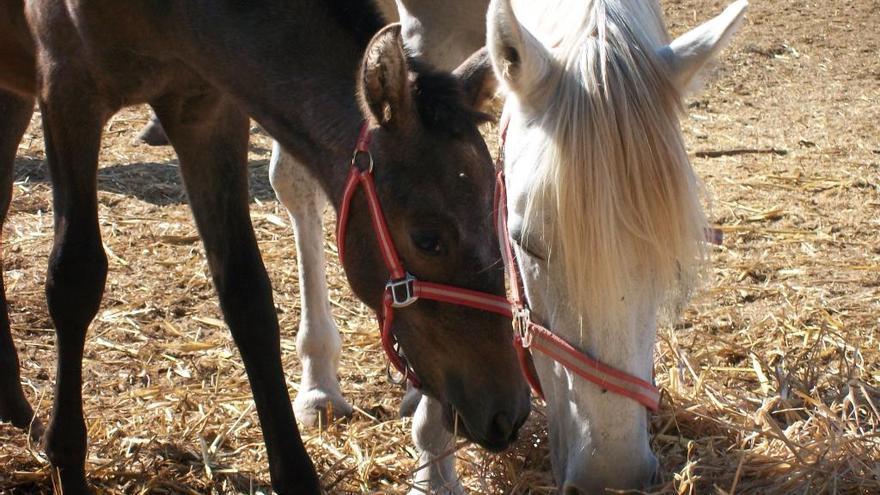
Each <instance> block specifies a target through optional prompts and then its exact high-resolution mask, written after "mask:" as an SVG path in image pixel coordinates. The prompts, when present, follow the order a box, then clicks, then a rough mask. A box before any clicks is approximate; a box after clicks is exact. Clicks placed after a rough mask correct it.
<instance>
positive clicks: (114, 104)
mask: <svg viewBox="0 0 880 495" xmlns="http://www.w3.org/2000/svg"><path fill="white" fill-rule="evenodd" d="M0 8H2V9H3V11H2V12H0V13H2V14H3V15H2V16H0V111H2V115H3V116H4V117H3V118H4V120H3V121H2V123H0V171H2V172H0V177H2V179H3V181H4V182H3V183H2V184H0V191H2V194H3V196H2V198H0V206H2V213H3V215H2V216H3V217H5V213H6V211H7V209H8V206H9V202H10V196H11V185H12V184H11V182H12V166H13V162H14V156H15V152H16V149H17V144H18V141H19V140H20V139H21V136H22V134H23V132H24V130H25V128H26V126H27V123H28V121H29V118H30V115H31V113H32V111H33V103H34V99H36V100H37V102H38V103H39V105H40V109H41V111H42V120H43V126H44V135H45V141H46V154H47V161H48V164H49V169H50V172H51V176H52V182H53V196H54V215H55V244H54V247H53V249H52V253H51V256H50V260H49V270H48V276H47V283H46V295H47V301H48V306H49V312H50V314H51V317H52V319H53V321H54V323H55V327H56V334H57V351H58V363H57V380H56V388H55V399H54V404H53V412H52V418H51V421H50V423H49V426H48V429H47V431H46V433H45V448H46V453H47V455H48V457H49V460H50V461H51V462H52V465H53V466H54V468H56V470H57V475H58V480H59V482H60V489H61V490H63V492H64V493H66V494H79V493H87V492H88V488H87V484H86V479H85V469H84V460H85V455H86V429H85V423H84V420H83V413H82V393H81V385H82V384H81V381H82V377H81V374H82V373H81V372H82V354H83V345H84V341H85V336H86V331H87V328H88V326H89V324H90V322H91V320H92V319H93V317H94V315H95V314H96V312H97V310H98V307H99V305H100V301H101V298H102V295H103V290H104V283H105V279H106V274H107V258H106V255H105V253H104V250H103V247H102V242H101V234H100V230H99V228H98V218H97V199H96V198H97V185H96V173H97V157H98V150H99V146H100V139H101V130H102V127H103V125H104V124H105V123H106V122H107V120H108V119H109V118H110V117H111V116H112V115H113V114H114V113H115V112H116V111H118V110H119V109H120V108H122V107H124V106H127V105H132V104H138V103H144V102H148V103H150V105H151V106H152V107H153V109H154V110H155V112H156V114H157V115H158V116H159V118H160V119H161V121H162V123H163V125H164V127H165V130H166V131H167V134H168V137H169V138H170V140H171V143H172V144H173V146H174V149H175V151H176V152H177V155H178V157H179V159H180V169H181V173H182V175H183V180H184V183H185V186H186V190H187V193H188V196H189V200H190V204H191V207H192V211H193V215H194V217H195V220H196V225H197V227H198V229H199V232H200V234H201V237H202V239H203V242H204V246H205V251H206V254H207V259H208V264H209V266H210V269H211V272H212V275H213V280H214V284H215V286H216V288H217V292H218V295H219V298H220V305H221V308H222V310H223V314H224V317H225V319H226V322H227V324H228V325H229V327H230V330H231V332H232V335H233V338H234V340H235V342H236V345H237V346H238V348H239V350H240V352H241V355H242V359H243V361H244V364H245V368H246V371H247V374H248V378H249V380H250V383H251V388H252V390H253V394H254V401H255V403H256V407H257V411H258V414H259V417H260V423H261V426H262V429H263V436H264V439H265V442H266V448H267V452H268V457H269V466H270V475H271V478H272V484H273V487H274V489H275V490H276V491H277V492H279V493H313V492H317V491H318V490H319V486H318V478H317V475H316V473H315V470H314V467H313V465H312V463H311V461H310V459H309V457H308V455H307V453H306V451H305V448H304V446H303V444H302V441H301V439H300V436H299V431H298V429H297V427H296V423H295V420H294V415H293V411H292V409H291V405H290V398H289V395H288V391H287V388H286V386H285V383H284V377H283V372H282V369H281V359H280V346H279V329H278V321H277V318H276V315H275V311H274V307H273V302H272V293H271V287H270V284H269V279H268V276H267V275H266V271H265V268H264V266H263V263H262V260H261V258H260V253H259V251H258V248H257V243H256V239H255V236H254V232H253V229H252V227H251V224H250V218H249V215H248V185H247V177H246V174H245V172H246V170H245V167H246V159H247V154H246V153H247V141H248V116H252V117H253V118H254V119H256V120H257V121H258V122H259V123H260V124H261V125H262V126H263V127H264V128H265V129H266V130H267V131H269V133H271V134H272V136H274V137H275V138H276V139H277V140H278V141H279V142H280V143H281V144H282V145H283V146H284V147H285V149H286V150H287V151H289V152H290V153H291V154H293V155H294V156H295V157H296V158H297V159H298V160H300V161H301V162H302V163H304V164H306V165H307V166H308V167H309V170H310V172H311V173H312V174H313V175H314V176H315V177H316V178H317V179H318V181H319V182H320V184H321V186H322V188H323V189H324V191H325V192H326V194H327V196H328V197H329V198H331V200H332V201H333V203H334V204H335V205H337V206H338V205H339V203H340V201H341V199H342V195H343V187H344V184H345V180H346V175H347V173H348V166H349V162H350V159H351V152H352V149H353V147H354V144H355V142H356V140H357V136H358V132H359V129H360V127H361V123H362V122H363V121H364V120H366V121H367V122H368V123H369V125H370V126H371V127H372V128H373V135H372V141H371V145H370V152H371V154H372V156H373V158H374V159H375V170H374V175H375V181H376V188H377V190H378V196H379V199H380V201H381V204H382V208H383V210H384V214H385V217H386V218H387V221H388V224H389V228H390V231H391V236H392V238H393V241H394V243H395V245H396V246H397V250H398V251H399V254H400V257H401V258H402V259H403V261H404V262H405V264H406V266H407V268H408V269H409V270H410V271H411V272H412V273H413V274H414V275H416V276H418V277H423V278H424V279H426V280H430V281H436V282H441V283H446V284H452V285H457V286H461V287H465V288H469V289H473V290H480V291H485V292H491V293H494V294H498V295H500V294H502V293H503V290H504V281H503V273H502V269H501V265H500V263H499V262H498V260H499V254H498V252H497V250H496V248H495V247H494V246H496V245H497V243H496V240H495V236H494V233H493V229H492V220H491V202H492V194H493V181H492V167H491V160H490V156H489V153H488V151H487V149H486V147H485V143H484V142H483V140H482V138H481V136H480V134H479V132H478V130H477V123H478V121H479V120H480V115H479V114H478V113H477V112H476V111H474V110H473V109H474V108H476V104H477V100H478V99H479V96H477V95H480V94H481V93H482V86H483V82H484V80H486V78H487V77H489V72H488V71H486V70H483V69H485V68H474V67H463V68H461V70H458V71H456V73H455V74H458V75H451V74H446V73H436V72H433V71H430V70H428V69H425V68H421V67H418V66H416V65H415V64H412V63H410V62H409V61H408V60H407V58H406V57H405V55H404V52H403V49H402V46H401V41H400V29H399V28H397V27H390V28H386V29H385V30H382V31H381V32H379V34H376V35H375V36H374V33H376V32H377V30H378V29H379V27H380V21H379V17H378V15H377V14H376V12H375V11H374V10H373V8H372V7H371V6H370V4H369V3H368V2H357V1H346V0H325V1H319V0H311V1H298V2H290V1H287V0H263V1H251V2H247V3H242V2H235V1H232V0H222V1H220V0H187V1H171V0H137V1H128V2H116V1H112V0H66V1H59V0H28V1H24V0H7V1H6V2H4V3H3V6H2V7H0ZM371 40H372V41H371ZM479 60H481V61H484V60H485V59H484V58H483V59H479ZM358 93H360V94H361V95H362V96H361V98H360V101H359V99H358V98H357V97H356V95H357V94H358ZM371 225H372V224H371V220H370V215H369V212H368V208H367V205H366V200H365V198H364V196H363V195H362V194H360V193H358V194H356V196H355V198H354V202H353V204H352V210H351V215H350V217H349V220H348V236H347V237H346V243H345V246H344V247H345V248H346V252H347V253H348V255H347V256H346V258H345V269H346V272H347V274H348V277H349V281H350V283H351V286H352V288H353V290H354V292H355V293H356V294H357V295H358V296H359V297H360V298H361V299H362V300H364V302H366V303H367V304H368V305H370V306H371V307H373V308H374V309H377V310H378V308H380V307H381V304H382V297H383V296H382V295H383V290H384V287H385V282H386V280H387V278H388V273H387V271H386V268H385V265H384V264H383V260H382V258H381V255H380V252H379V250H378V249H377V248H376V245H375V242H376V241H375V237H374V233H373V230H372V226H371ZM0 294H2V291H0ZM0 297H2V296H0ZM0 304H2V306H3V307H2V310H0V315H2V316H0V318H2V319H0V418H2V419H4V420H10V421H12V422H13V423H14V424H16V425H18V426H22V427H24V426H26V425H27V424H29V423H30V422H31V420H32V418H33V410H32V409H31V407H30V405H29V404H28V403H27V401H26V399H25V397H24V394H23V392H22V389H21V385H20V382H19V374H18V361H17V356H16V353H15V350H14V347H13V343H12V339H11V335H10V329H9V322H8V319H7V308H6V301H5V299H0ZM392 332H393V334H394V335H395V337H396V338H397V340H398V341H399V342H400V345H401V347H402V349H403V351H404V352H405V354H406V357H407V359H408V361H409V363H410V365H411V366H412V368H413V370H414V371H415V372H416V373H417V374H418V376H419V378H420V379H421V382H422V385H423V390H424V392H425V393H427V394H428V395H430V396H433V397H435V398H437V399H438V400H440V401H442V402H443V403H446V404H449V405H450V410H449V412H450V413H451V412H452V411H453V410H454V411H455V412H457V413H458V415H459V416H460V418H461V419H462V421H461V422H460V425H459V430H460V431H463V432H464V434H465V435H466V436H468V437H469V438H471V439H473V440H475V441H477V442H478V443H481V444H483V445H485V446H487V447H490V448H494V449H499V448H503V447H505V446H507V445H508V444H509V443H510V442H511V441H512V439H513V438H514V436H515V434H516V432H517V430H518V428H519V426H520V425H521V424H522V423H523V421H524V420H525V418H526V416H527V415H528V410H529V401H528V390H527V387H526V385H525V383H524V381H523V379H522V378H521V377H520V374H519V370H518V368H517V362H516V357H515V353H514V350H513V347H512V346H511V345H510V326H509V322H508V321H507V320H506V319H505V318H503V317H500V316H497V315H494V314H491V313H485V312H480V311H477V310H474V309H468V308H464V307H458V306H450V305H446V304H442V303H437V302H431V301H424V300H422V301H418V302H416V303H415V304H413V305H411V306H409V307H407V308H405V309H401V310H399V311H397V314H396V317H395V319H394V323H393V328H392ZM448 417H449V418H450V421H451V418H452V417H453V415H452V414H448Z"/></svg>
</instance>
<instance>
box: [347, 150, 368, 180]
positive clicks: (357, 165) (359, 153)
mask: <svg viewBox="0 0 880 495" xmlns="http://www.w3.org/2000/svg"><path fill="white" fill-rule="evenodd" d="M363 155H367V159H368V161H367V168H364V167H362V166H361V164H362V163H361V161H359V160H358V157H359V156H363ZM351 166H352V167H354V168H356V169H358V170H360V171H361V172H366V173H368V174H371V173H373V154H372V153H370V152H369V151H367V150H354V154H352V155H351Z"/></svg>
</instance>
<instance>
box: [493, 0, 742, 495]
mask: <svg viewBox="0 0 880 495" xmlns="http://www.w3.org/2000/svg"><path fill="white" fill-rule="evenodd" d="M745 4H746V2H745V1H740V2H738V3H737V4H736V5H735V6H734V7H731V8H730V9H728V10H727V11H726V12H725V13H724V14H722V15H721V16H719V17H718V18H716V19H715V20H713V21H711V22H709V23H707V24H706V25H704V26H701V27H699V28H697V29H696V30H694V31H692V32H690V33H688V34H686V35H684V36H683V37H681V38H679V39H678V40H676V41H674V42H672V43H671V44H668V45H667V41H666V34H665V31H664V28H663V23H662V21H661V19H660V17H659V7H658V6H657V5H656V3H654V2H641V1H624V0H589V1H587V2H584V1H583V0H555V1H554V0H548V1H547V2H542V3H540V4H539V3H538V2H525V1H523V2H517V7H520V6H522V7H525V8H528V7H531V8H533V9H537V10H543V11H540V12H531V13H530V14H529V15H528V16H526V15H522V14H523V12H522V11H518V13H519V14H521V15H520V19H522V20H523V21H522V23H521V22H520V21H519V20H518V19H517V16H516V15H515V14H514V11H513V9H512V6H511V0H493V3H492V5H491V6H490V9H489V24H488V26H489V40H488V46H489V50H490V54H491V59H492V63H493V66H494V67H495V70H496V73H497V74H498V76H499V78H500V79H501V80H502V81H503V83H504V84H505V86H507V88H508V89H509V91H510V96H509V98H508V102H507V106H506V108H505V112H506V114H507V115H508V116H509V118H510V124H509V128H508V132H507V140H506V146H505V156H506V160H505V171H506V175H507V185H508V191H509V195H508V216H509V219H510V220H509V224H508V229H509V234H510V237H511V239H512V240H513V241H514V244H515V251H516V256H517V257H518V259H519V261H520V264H521V266H522V268H523V273H524V279H525V280H524V283H525V289H526V296H527V298H528V301H529V303H530V305H531V310H532V318H533V319H534V320H537V321H538V322H539V323H541V324H543V325H544V326H546V327H548V328H550V329H551V330H553V331H554V333H556V334H557V335H558V336H560V337H562V338H563V339H565V340H566V341H567V342H569V343H570V344H572V345H574V346H575V347H577V348H578V349H580V350H581V351H583V352H586V353H588V354H590V355H591V356H593V357H594V358H596V359H598V360H600V361H603V362H605V363H606V364H608V365H610V366H613V367H615V368H617V369H619V370H623V371H625V372H626V373H628V374H630V375H634V376H636V377H638V378H640V379H642V380H644V381H647V382H650V381H651V380H652V369H653V358H652V354H653V347H654V339H655V329H656V319H657V313H658V312H659V311H661V310H663V309H666V308H670V309H672V310H673V311H674V309H675V308H676V307H677V305H678V304H679V303H680V302H681V301H683V298H682V297H681V296H684V295H686V294H687V291H688V289H689V286H690V283H691V282H692V281H693V279H694V275H695V272H696V271H697V268H698V267H699V264H700V263H699V262H700V261H701V259H702V251H701V248H702V246H701V243H702V240H703V236H704V225H705V222H704V218H703V214H702V211H701V205H700V201H699V200H698V194H697V193H698V186H697V179H696V177H695V175H694V172H693V170H692V169H691V167H690V164H689V162H688V159H687V154H686V152H685V148H684V141H683V138H682V135H681V131H680V128H679V120H678V115H679V112H680V109H681V95H682V93H683V92H684V90H685V88H686V87H687V86H688V85H689V84H690V83H691V80H692V79H693V78H694V76H695V74H696V73H697V72H698V70H699V69H700V68H701V67H702V66H703V64H704V63H705V62H706V61H707V60H708V59H709V58H710V57H711V56H712V55H714V54H715V53H716V52H717V50H718V49H720V47H721V46H722V45H723V44H724V43H725V42H726V40H727V39H728V38H729V37H730V35H731V34H732V32H733V30H734V28H735V25H736V24H737V21H739V19H740V18H741V16H742V13H743V10H744V9H745ZM542 21H549V22H550V23H553V25H552V26H549V27H548V26H544V25H540V22H542ZM535 364H536V368H537V371H538V374H539V377H540V379H541V383H542V387H543V389H544V392H545V396H546V399H547V405H548V412H549V418H550V441H551V451H552V455H553V465H554V470H555V474H556V477H557V480H558V481H559V483H560V487H561V489H562V491H563V492H564V493H566V494H569V493H571V494H580V493H603V492H604V489H606V488H638V487H640V486H642V485H644V484H645V483H647V482H650V480H651V477H652V474H653V473H654V472H655V467H656V464H657V461H656V458H655V457H654V455H653V453H652V452H651V449H650V445H649V439H648V425H647V414H646V411H645V409H644V407H643V406H642V405H640V404H639V403H637V402H635V401H634V400H632V399H629V398H626V397H623V396H621V395H615V394H613V393H608V391H607V390H604V389H603V388H602V387H600V386H597V385H594V384H593V383H590V382H587V381H585V380H583V379H581V378H580V377H578V376H577V375H574V374H572V373H571V372H570V371H569V370H568V369H566V368H563V367H561V366H559V365H558V364H556V363H555V362H554V361H551V360H550V359H549V358H547V357H546V356H545V355H543V354H540V353H536V354H535Z"/></svg>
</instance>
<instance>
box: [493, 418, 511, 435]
mask: <svg viewBox="0 0 880 495" xmlns="http://www.w3.org/2000/svg"><path fill="white" fill-rule="evenodd" d="M492 435H493V436H494V437H495V438H497V439H498V440H508V439H510V437H511V436H513V421H511V420H510V418H508V417H507V415H506V414H504V413H498V414H496V415H495V418H494V419H493V420H492Z"/></svg>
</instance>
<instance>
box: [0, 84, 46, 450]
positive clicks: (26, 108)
mask: <svg viewBox="0 0 880 495" xmlns="http://www.w3.org/2000/svg"><path fill="white" fill-rule="evenodd" d="M33 112H34V99H33V98H27V97H22V96H17V95H14V94H12V93H9V92H7V91H3V90H0V115H2V116H3V117H2V119H3V120H0V225H3V221H4V220H5V219H6V213H7V212H8V211H9V202H10V201H11V200H12V176H13V174H12V170H13V164H14V162H15V154H16V151H17V150H18V143H19V141H21V136H22V134H24V131H25V129H27V126H28V123H29V122H30V119H31V114H32V113H33ZM7 311H8V310H7V307H6V289H5V287H4V286H3V273H2V271H0V421H10V422H11V423H12V424H13V425H15V426H17V427H19V428H23V429H26V428H28V427H29V426H30V424H31V420H32V419H33V418H34V411H33V409H31V406H30V404H28V401H27V399H25V396H24V392H23V391H22V389H21V378H20V376H19V371H18V356H17V355H16V353H15V344H14V343H13V342H12V334H11V333H10V330H9V316H8V313H7ZM31 431H32V433H33V434H34V436H35V437H36V436H39V435H40V434H41V433H42V426H41V425H40V423H39V422H38V421H34V425H33V429H32V430H31Z"/></svg>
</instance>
